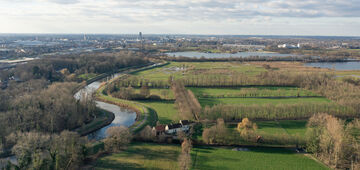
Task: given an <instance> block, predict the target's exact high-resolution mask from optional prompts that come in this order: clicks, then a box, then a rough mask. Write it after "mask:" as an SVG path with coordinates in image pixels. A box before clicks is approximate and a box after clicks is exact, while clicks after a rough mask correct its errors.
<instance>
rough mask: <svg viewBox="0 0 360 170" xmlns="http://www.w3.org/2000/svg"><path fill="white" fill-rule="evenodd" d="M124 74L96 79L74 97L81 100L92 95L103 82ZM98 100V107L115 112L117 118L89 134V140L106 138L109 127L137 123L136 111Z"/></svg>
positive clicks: (127, 125)
mask: <svg viewBox="0 0 360 170" xmlns="http://www.w3.org/2000/svg"><path fill="white" fill-rule="evenodd" d="M121 75H123V74H122V73H117V74H113V75H111V76H108V77H106V78H104V79H102V80H99V81H95V82H93V83H91V84H89V85H87V86H85V87H84V88H82V89H80V90H79V91H78V92H77V93H76V94H75V95H74V97H75V98H76V99H78V100H81V99H82V98H84V97H86V96H88V95H92V94H93V93H95V92H96V90H97V89H98V88H99V87H100V85H101V83H103V82H106V81H109V80H111V79H114V78H117V77H119V76H121ZM95 102H96V106H97V107H98V108H101V109H103V110H106V111H109V112H112V113H114V115H115V119H114V120H113V121H112V122H111V124H109V125H107V126H105V127H103V128H101V129H99V130H97V131H95V132H92V133H90V134H89V135H87V137H88V139H89V140H101V139H104V138H105V137H106V130H107V129H108V128H109V127H112V126H121V125H122V126H126V127H129V126H131V125H133V124H134V123H135V119H136V113H135V112H134V111H131V110H128V109H124V108H121V107H119V106H117V105H114V104H109V103H104V102H101V101H95Z"/></svg>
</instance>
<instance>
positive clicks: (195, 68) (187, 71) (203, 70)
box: [132, 62, 266, 80]
mask: <svg viewBox="0 0 360 170" xmlns="http://www.w3.org/2000/svg"><path fill="white" fill-rule="evenodd" d="M265 71H266V70H265V69H264V68H263V67H262V66H257V65H250V64H244V63H240V62H170V64H168V65H166V66H163V67H157V68H155V69H150V70H145V71H140V72H136V73H133V74H132V75H134V76H137V77H143V78H146V79H151V80H168V78H169V76H173V77H175V78H181V77H186V76H188V75H199V74H222V73H242V74H246V75H249V76H254V75H258V74H260V73H262V72H265Z"/></svg>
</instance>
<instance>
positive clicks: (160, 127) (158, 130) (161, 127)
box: [153, 125, 165, 136]
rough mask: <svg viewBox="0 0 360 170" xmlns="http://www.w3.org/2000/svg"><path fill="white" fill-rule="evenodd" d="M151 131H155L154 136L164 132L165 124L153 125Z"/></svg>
mask: <svg viewBox="0 0 360 170" xmlns="http://www.w3.org/2000/svg"><path fill="white" fill-rule="evenodd" d="M153 131H155V132H156V136H158V135H161V134H164V133H165V125H157V126H155V127H153Z"/></svg>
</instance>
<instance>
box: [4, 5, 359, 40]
mask: <svg viewBox="0 0 360 170" xmlns="http://www.w3.org/2000/svg"><path fill="white" fill-rule="evenodd" d="M0 3H1V5H0V22H1V26H0V33H80V34H81V33H86V34H92V33H105V34H136V33H138V32H140V31H142V32H143V33H145V34H210V35H211V34H214V35H216V34H218V35H226V34H229V35H320V36H360V29H359V28H360V2H359V0H346V1H345V0H340V1H335V0H328V1H322V0H305V1H296V0H287V1H285V0H263V1H261V0H250V1H249V0H247V1H246V0H192V1H189V0H177V1H172V0H132V1H126V0H27V1H21V0H0Z"/></svg>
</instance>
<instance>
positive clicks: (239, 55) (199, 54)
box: [165, 51, 299, 58]
mask: <svg viewBox="0 0 360 170" xmlns="http://www.w3.org/2000/svg"><path fill="white" fill-rule="evenodd" d="M165 54H167V55H168V56H170V57H173V56H175V57H180V56H182V57H191V58H193V57H195V58H201V57H205V58H229V57H233V58H247V57H251V56H259V57H289V56H291V57H295V56H299V55H295V54H280V53H272V52H238V53H234V54H231V53H204V52H196V51H185V52H173V53H165Z"/></svg>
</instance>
